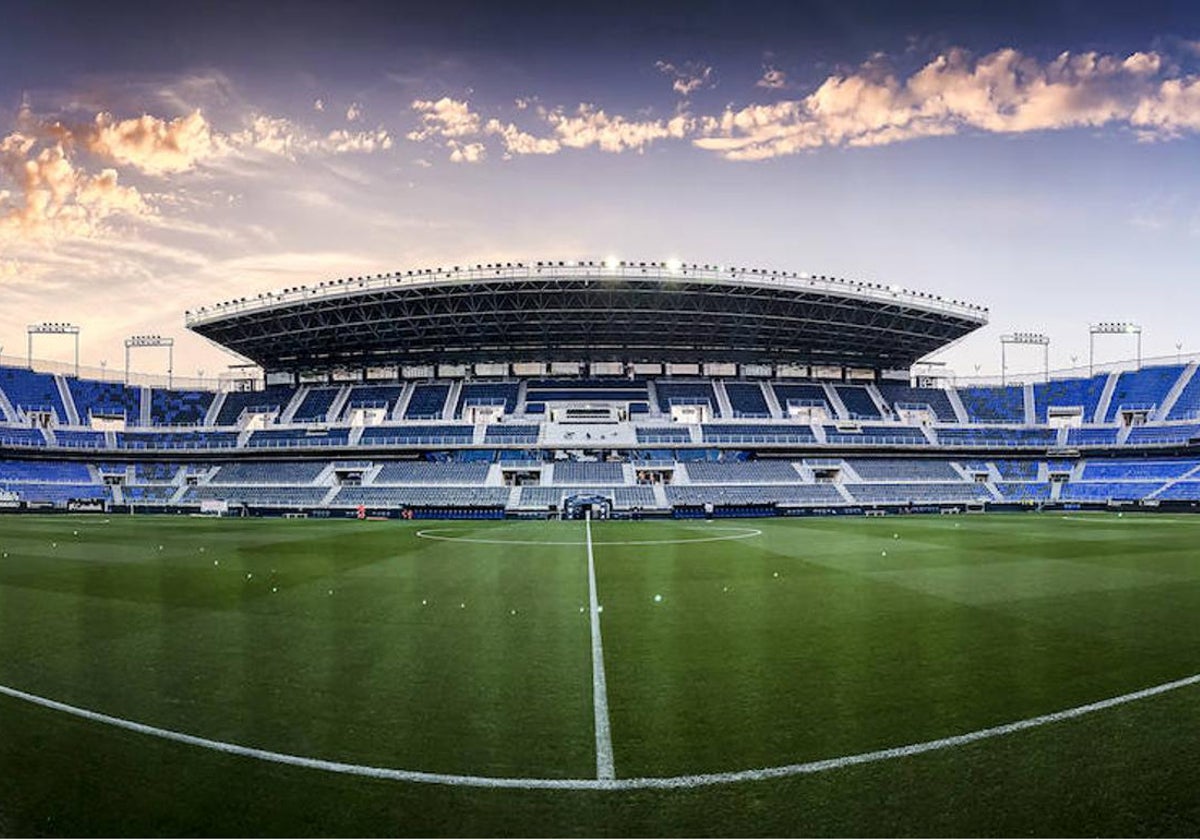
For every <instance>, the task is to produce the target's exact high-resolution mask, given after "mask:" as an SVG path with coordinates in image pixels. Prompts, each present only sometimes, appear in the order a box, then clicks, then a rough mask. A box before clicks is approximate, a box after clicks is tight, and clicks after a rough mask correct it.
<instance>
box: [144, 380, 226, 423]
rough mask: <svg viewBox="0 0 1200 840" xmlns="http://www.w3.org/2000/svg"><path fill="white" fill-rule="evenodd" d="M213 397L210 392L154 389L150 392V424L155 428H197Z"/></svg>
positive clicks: (202, 420)
mask: <svg viewBox="0 0 1200 840" xmlns="http://www.w3.org/2000/svg"><path fill="white" fill-rule="evenodd" d="M214 397H215V394H213V392H212V391H176V390H168V389H166V388H155V389H154V390H152V391H151V392H150V422H151V423H153V424H154V425H155V426H199V425H200V424H202V423H203V422H204V418H205V417H206V416H207V415H208V408H209V406H211V405H212V401H213V398H214Z"/></svg>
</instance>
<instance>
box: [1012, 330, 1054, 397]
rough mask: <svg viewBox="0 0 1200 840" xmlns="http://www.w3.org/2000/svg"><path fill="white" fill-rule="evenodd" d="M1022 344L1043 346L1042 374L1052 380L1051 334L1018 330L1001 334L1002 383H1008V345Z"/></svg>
mask: <svg viewBox="0 0 1200 840" xmlns="http://www.w3.org/2000/svg"><path fill="white" fill-rule="evenodd" d="M1010 344H1022V345H1033V346H1035V347H1041V348H1042V375H1043V376H1045V378H1046V380H1047V381H1049V380H1050V336H1048V335H1043V334H1042V333H1032V332H1016V333H1009V334H1008V335H1002V336H1000V384H1001V385H1007V384H1008V345H1010Z"/></svg>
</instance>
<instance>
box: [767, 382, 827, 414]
mask: <svg viewBox="0 0 1200 840" xmlns="http://www.w3.org/2000/svg"><path fill="white" fill-rule="evenodd" d="M771 390H773V391H774V392H775V399H777V400H778V401H779V407H780V408H782V409H783V413H784V416H787V414H788V405H789V404H790V405H797V406H815V407H819V408H823V409H825V413H826V414H827V415H828V416H829V417H836V416H837V414H836V413H835V412H834V410H833V408H832V407H830V405H829V400H828V399H827V398H826V397H825V389H824V388H822V387H821V386H820V385H816V384H814V383H811V382H810V383H787V384H784V383H781V382H773V383H771Z"/></svg>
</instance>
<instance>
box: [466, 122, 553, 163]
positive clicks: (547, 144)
mask: <svg viewBox="0 0 1200 840" xmlns="http://www.w3.org/2000/svg"><path fill="white" fill-rule="evenodd" d="M484 131H485V132H486V133H487V134H493V135H496V136H497V137H500V138H501V140H503V142H504V149H505V151H506V152H508V154H510V155H552V154H555V153H556V152H558V151H559V150H560V149H561V148H562V144H561V143H560V142H559V141H558V140H556V139H555V138H553V137H537V136H535V135H533V134H530V133H528V132H526V131H522V130H521V129H519V128H517V127H516V126H515V125H513V124H512V123H502V122H500V121H499V120H496V119H491V120H488V122H487V125H485V126H484Z"/></svg>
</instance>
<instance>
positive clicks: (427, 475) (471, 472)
mask: <svg viewBox="0 0 1200 840" xmlns="http://www.w3.org/2000/svg"><path fill="white" fill-rule="evenodd" d="M487 475H488V465H487V464H481V463H477V464H471V463H468V464H461V463H444V464H439V463H430V462H427V461H393V462H390V463H387V464H385V465H384V466H383V469H382V470H380V471H379V475H377V476H376V477H375V480H374V481H373V482H372V484H373V485H380V484H409V485H426V484H428V485H437V484H483V482H484V481H485V480H487Z"/></svg>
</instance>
